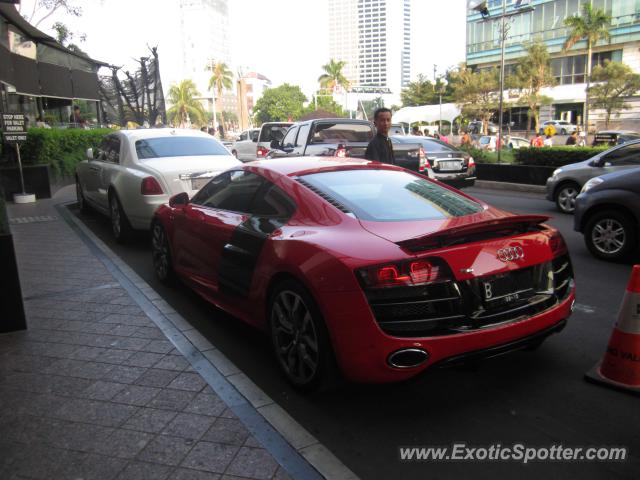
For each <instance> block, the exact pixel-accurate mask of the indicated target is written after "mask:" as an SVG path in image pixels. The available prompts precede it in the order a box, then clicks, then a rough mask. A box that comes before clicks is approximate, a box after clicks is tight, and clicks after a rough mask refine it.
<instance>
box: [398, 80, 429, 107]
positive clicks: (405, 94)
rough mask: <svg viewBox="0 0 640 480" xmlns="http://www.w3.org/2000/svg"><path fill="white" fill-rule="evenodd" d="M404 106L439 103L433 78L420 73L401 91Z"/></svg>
mask: <svg viewBox="0 0 640 480" xmlns="http://www.w3.org/2000/svg"><path fill="white" fill-rule="evenodd" d="M400 100H401V101H402V106H403V107H417V106H418V105H432V104H434V103H438V96H437V94H436V91H435V87H434V85H433V83H432V82H431V80H429V79H427V78H426V77H425V76H424V75H422V74H420V75H418V78H417V79H416V80H415V81H414V82H409V84H408V85H407V87H405V88H403V89H402V91H401V92H400Z"/></svg>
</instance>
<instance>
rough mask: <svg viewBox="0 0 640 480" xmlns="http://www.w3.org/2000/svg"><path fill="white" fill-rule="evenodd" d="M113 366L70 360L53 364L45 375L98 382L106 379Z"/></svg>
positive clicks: (46, 369) (62, 360)
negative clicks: (50, 374) (51, 374)
mask: <svg viewBox="0 0 640 480" xmlns="http://www.w3.org/2000/svg"><path fill="white" fill-rule="evenodd" d="M112 368H113V365H110V364H108V363H97V362H89V361H85V360H72V359H70V358H66V359H61V360H57V361H55V362H53V363H52V364H51V365H50V366H49V367H47V368H45V369H44V370H43V373H53V374H56V375H67V376H69V377H78V378H88V379H90V380H98V379H100V378H102V377H104V376H105V375H106V374H107V373H109V370H111V369H112Z"/></svg>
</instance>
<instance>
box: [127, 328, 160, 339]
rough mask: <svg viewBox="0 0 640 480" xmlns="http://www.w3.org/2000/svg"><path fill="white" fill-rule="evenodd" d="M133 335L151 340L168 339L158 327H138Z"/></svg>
mask: <svg viewBox="0 0 640 480" xmlns="http://www.w3.org/2000/svg"><path fill="white" fill-rule="evenodd" d="M132 336H133V337H137V338H148V339H150V340H166V337H165V335H164V333H163V332H162V330H160V329H159V328H158V327H136V329H135V331H134V332H133V334H132Z"/></svg>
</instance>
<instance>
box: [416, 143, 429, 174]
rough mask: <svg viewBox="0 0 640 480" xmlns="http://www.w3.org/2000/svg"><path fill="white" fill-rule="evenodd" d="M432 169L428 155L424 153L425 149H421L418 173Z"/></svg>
mask: <svg viewBox="0 0 640 480" xmlns="http://www.w3.org/2000/svg"><path fill="white" fill-rule="evenodd" d="M430 168H431V164H429V159H428V158H427V155H426V154H425V153H424V148H422V147H420V163H419V165H418V171H419V172H424V171H425V170H428V169H430Z"/></svg>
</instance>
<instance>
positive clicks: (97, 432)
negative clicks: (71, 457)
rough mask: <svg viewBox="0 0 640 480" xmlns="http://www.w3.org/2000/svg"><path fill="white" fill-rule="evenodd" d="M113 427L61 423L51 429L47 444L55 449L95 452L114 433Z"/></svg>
mask: <svg viewBox="0 0 640 480" xmlns="http://www.w3.org/2000/svg"><path fill="white" fill-rule="evenodd" d="M113 431H114V429H113V428H111V427H102V426H100V425H92V424H89V423H76V422H67V421H59V422H58V423H56V424H53V426H52V427H51V428H50V434H49V435H48V437H47V438H46V440H47V443H49V444H50V445H52V446H54V447H59V448H64V449H69V450H79V451H83V452H95V451H96V450H97V449H98V448H99V447H100V445H102V444H103V443H104V442H105V441H106V440H107V438H108V437H109V436H110V435H111V434H112V433H113Z"/></svg>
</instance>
